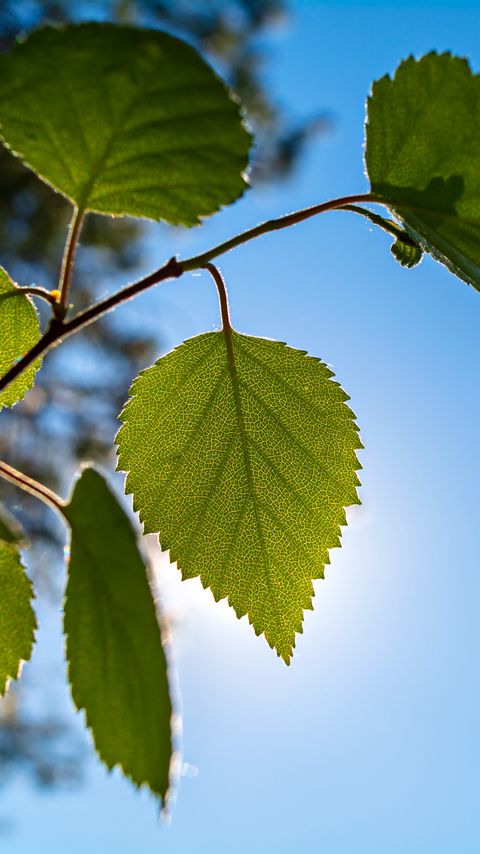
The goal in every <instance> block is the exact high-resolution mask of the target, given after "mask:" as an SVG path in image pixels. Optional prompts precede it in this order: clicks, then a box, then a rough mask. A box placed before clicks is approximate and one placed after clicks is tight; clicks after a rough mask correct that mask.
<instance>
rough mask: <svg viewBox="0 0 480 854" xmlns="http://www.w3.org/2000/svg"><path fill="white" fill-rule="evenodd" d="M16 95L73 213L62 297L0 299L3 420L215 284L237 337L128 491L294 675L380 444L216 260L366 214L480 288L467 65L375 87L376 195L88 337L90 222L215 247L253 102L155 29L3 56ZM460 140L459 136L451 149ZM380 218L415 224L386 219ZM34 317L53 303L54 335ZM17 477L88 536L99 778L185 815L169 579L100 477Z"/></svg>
mask: <svg viewBox="0 0 480 854" xmlns="http://www.w3.org/2000/svg"><path fill="white" fill-rule="evenodd" d="M0 72H1V73H0V125H1V133H2V135H3V140H4V143H5V145H6V146H8V147H9V148H10V150H11V151H12V152H13V153H14V154H15V155H16V156H17V157H19V158H20V159H21V160H22V161H23V162H24V163H25V164H26V165H27V166H28V167H29V168H31V169H32V170H34V171H35V172H36V173H37V174H38V175H39V176H40V177H41V178H42V179H43V180H44V181H45V182H47V183H48V184H50V185H51V186H52V187H53V188H54V189H55V190H56V191H57V192H59V193H61V194H62V195H63V196H64V197H65V198H66V199H67V200H69V202H70V203H71V205H72V208H73V213H72V222H71V228H70V232H69V237H68V240H67V244H66V248H65V254H64V260H63V264H62V268H61V273H60V279H59V287H58V289H57V290H56V291H55V292H53V293H52V292H49V291H47V290H43V291H42V289H39V288H38V287H36V288H19V287H17V286H16V285H15V284H14V283H13V281H12V280H11V278H10V277H9V276H8V274H7V273H6V272H3V273H2V275H1V277H0V333H1V336H2V338H3V339H4V340H5V341H7V342H8V346H7V347H6V348H5V350H4V352H3V353H2V359H3V360H4V361H3V362H2V363H1V364H0V369H2V370H3V372H4V375H3V379H2V380H0V392H1V397H0V402H1V403H2V405H3V406H12V405H13V404H14V403H15V402H16V401H18V400H20V398H21V397H23V395H24V394H25V393H26V392H27V391H28V389H29V388H30V387H31V385H32V381H33V375H34V372H35V370H38V369H39V367H40V358H41V357H42V356H43V355H44V354H45V353H47V352H48V351H49V350H50V349H52V348H53V347H54V346H56V345H57V344H58V343H59V342H61V341H63V339H64V338H66V337H68V336H71V335H73V334H75V333H76V332H78V331H80V330H81V329H83V328H84V327H85V326H86V325H87V324H89V323H91V322H92V321H94V320H96V319H97V318H98V317H100V316H102V315H103V314H104V313H105V312H106V311H107V310H109V309H111V308H114V307H115V306H117V305H120V304H121V303H122V302H124V301H125V300H126V299H127V298H130V297H132V296H134V295H136V294H137V293H139V292H141V291H142V290H144V289H146V288H148V287H151V286H153V285H154V284H157V283H159V282H161V281H163V280H164V279H166V278H172V277H179V276H181V275H183V274H185V273H188V272H189V271H191V270H194V269H198V268H206V269H207V270H208V271H209V272H210V274H211V276H212V278H213V280H214V283H215V286H216V288H217V292H218V296H219V305H220V313H221V317H222V328H221V330H220V331H218V332H214V333H208V334H204V335H200V336H198V337H197V338H195V339H192V340H190V341H187V342H185V343H184V344H183V345H182V346H181V347H179V348H177V349H176V350H174V351H173V352H172V353H170V354H168V355H166V356H164V357H162V358H160V359H159V360H158V361H157V362H156V363H155V364H154V365H152V366H151V367H150V368H148V369H147V370H146V371H143V372H142V373H140V375H139V376H138V377H137V379H136V380H135V381H134V382H133V385H132V387H131V390H130V398H129V400H128V402H127V403H126V405H125V407H124V408H123V410H122V412H121V416H120V417H121V420H122V422H123V426H122V427H121V429H120V431H119V433H118V436H117V445H118V468H119V469H120V470H122V471H125V472H127V479H126V491H127V493H133V499H134V509H135V510H137V511H138V512H139V516H140V520H141V522H142V523H143V526H144V531H145V532H147V533H155V534H158V536H159V539H160V544H161V546H162V547H163V548H164V549H168V550H170V557H171V559H172V561H176V562H177V564H178V566H179V568H180V570H181V572H182V576H183V577H184V578H191V577H194V576H199V577H200V579H201V581H202V583H203V585H204V586H205V587H209V588H210V589H211V591H212V592H213V595H214V597H215V599H216V600H219V599H222V598H227V599H228V601H229V603H230V604H231V606H232V607H233V609H234V610H235V612H236V614H237V616H238V617H242V616H244V615H246V616H247V617H248V619H249V621H250V623H251V624H252V626H253V629H254V631H255V632H256V634H263V635H264V636H265V638H266V640H267V642H268V643H269V645H270V646H271V647H272V648H274V649H275V650H276V651H277V653H278V655H279V656H280V657H282V658H283V659H284V660H285V662H286V663H289V662H290V660H291V656H292V653H293V649H294V646H295V635H296V633H298V632H300V631H301V628H302V620H303V613H304V611H305V609H309V608H311V607H312V597H313V592H314V591H313V583H312V582H313V580H314V579H317V578H322V577H323V572H324V566H325V564H327V563H328V562H329V560H330V555H329V553H330V550H331V549H332V548H334V547H336V546H339V545H340V527H341V526H342V525H344V524H345V523H346V516H345V509H346V508H347V507H348V506H351V505H352V504H356V503H358V501H359V498H358V494H357V487H358V485H359V481H358V477H357V471H358V469H359V463H358V459H357V451H358V450H359V449H360V448H361V447H362V445H361V442H360V439H359V433H358V427H357V425H356V422H355V416H354V414H353V412H352V410H351V409H350V408H349V406H348V405H347V401H348V396H347V395H346V393H345V392H344V391H343V390H342V389H341V388H340V386H339V385H338V384H337V383H336V382H335V381H334V378H333V374H332V372H331V371H330V369H329V368H327V366H326V365H325V364H324V363H323V362H321V361H320V360H319V359H318V358H314V357H312V356H309V355H307V354H306V353H305V352H303V351H298V350H293V349H292V348H290V347H288V346H286V345H284V344H283V343H280V342H275V341H269V340H267V339H262V338H254V337H250V336H248V335H240V334H239V333H238V332H237V331H236V330H235V329H234V328H233V326H232V322H231V319H230V313H229V307H228V296H227V290H226V286H225V283H224V281H223V279H222V277H221V275H220V273H219V271H218V269H217V268H216V267H215V265H214V264H213V263H212V261H213V260H214V259H215V258H216V257H218V256H220V255H222V254H223V253H224V252H226V251H229V250H230V249H233V248H235V247H237V246H240V245H241V244H242V243H245V242H246V241H248V240H251V239H253V238H255V237H257V236H259V235H261V234H265V233H268V232H269V231H273V230H278V229H280V228H284V227H288V226H290V225H292V224H295V223H297V222H301V221H302V220H304V219H306V218H308V217H310V216H314V215H317V214H319V213H323V212H326V211H328V210H333V209H340V210H341V209H345V210H350V211H354V212H355V213H357V214H360V215H362V216H365V217H367V218H368V220H369V221H370V222H372V223H374V224H375V225H377V226H379V227H380V228H382V229H383V230H385V231H387V232H388V233H389V234H390V235H391V236H392V237H393V239H394V244H393V247H392V252H393V254H394V256H395V258H396V259H397V260H398V261H399V262H400V263H401V264H402V265H403V266H405V267H407V268H409V267H412V266H414V265H415V264H416V263H418V261H419V260H420V258H421V256H422V253H423V252H427V253H430V254H431V255H432V256H433V257H434V258H436V259H437V260H440V261H441V262H442V263H444V264H445V265H446V266H447V267H448V268H449V269H451V270H452V271H453V272H454V273H456V274H457V275H458V276H459V277H460V278H461V279H464V280H465V281H467V282H468V283H469V284H471V285H473V286H474V287H475V288H476V289H477V290H478V289H480V268H479V263H480V256H479V255H478V241H477V236H478V235H477V232H478V228H479V216H480V184H479V181H480V178H479V177H478V176H479V175H480V164H479V163H478V162H477V160H478V156H477V151H476V146H475V141H476V138H477V116H478V115H479V96H480V90H479V85H480V84H479V82H478V78H477V77H475V76H474V75H472V73H471V71H470V69H469V67H468V64H467V63H466V62H465V61H464V60H459V59H456V58H454V57H451V56H450V55H448V54H443V55H440V56H438V55H436V54H429V55H428V56H426V57H423V58H422V59H420V60H414V59H409V60H407V61H406V62H405V63H402V64H401V66H400V67H399V69H398V71H397V73H396V75H395V76H394V78H393V79H390V78H383V79H382V80H380V81H379V82H378V83H376V84H374V87H373V89H372V95H371V97H370V99H369V103H368V116H367V148H366V164H367V169H368V174H369V177H370V181H371V192H370V193H362V194H357V195H356V196H350V197H343V198H341V199H336V200H332V201H331V202H325V203H322V204H319V205H316V206H314V207H313V208H310V209H305V210H303V211H298V212H295V213H294V214H289V215H287V216H285V217H281V218H279V219H277V220H273V221H271V222H268V223H263V224H261V225H259V226H256V227H254V228H252V229H249V230H248V231H246V232H244V233H242V234H240V235H237V236H236V237H234V238H232V239H231V240H229V241H226V242H225V243H223V244H221V245H219V246H217V247H213V249H210V250H207V251H206V252H204V253H202V254H200V255H198V256H196V257H195V258H190V259H186V260H178V259H175V258H173V259H170V261H169V262H167V263H166V264H165V265H164V266H163V267H161V268H160V270H158V271H156V272H154V273H153V274H151V275H150V276H147V277H145V278H144V279H142V280H139V281H138V282H136V283H133V284H131V285H129V286H127V287H125V288H124V289H121V290H120V291H118V292H116V293H114V294H113V295H112V296H110V297H108V298H107V299H105V300H103V301H100V302H99V303H96V304H93V305H91V306H89V307H87V308H86V310H84V311H80V312H79V313H77V314H74V315H73V316H71V315H70V313H69V308H70V299H71V290H70V288H71V283H72V273H73V264H74V257H75V248H76V243H77V242H78V236H79V234H80V230H81V228H82V225H83V221H84V218H85V216H86V215H87V214H89V213H97V214H103V215H109V216H123V215H125V214H128V215H132V216H137V217H149V218H151V219H154V220H162V221H164V222H168V223H171V224H175V225H183V226H185V227H191V226H193V225H195V224H198V223H199V222H200V221H201V219H202V218H203V217H205V216H206V215H209V214H212V213H214V212H215V211H217V210H218V209H220V208H221V207H222V206H224V205H226V204H230V203H232V202H233V201H235V200H236V199H238V198H239V197H240V196H241V195H242V194H243V192H244V191H245V190H246V188H247V178H246V168H247V163H248V150H249V146H250V142H251V138H250V134H249V132H248V130H247V128H246V126H245V121H244V116H243V114H242V111H241V108H240V106H239V104H238V101H237V99H236V98H235V97H234V96H233V95H232V93H231V92H230V91H229V89H228V88H227V87H226V86H225V85H224V84H223V83H222V81H221V80H220V79H219V78H218V77H217V76H216V74H215V73H214V72H213V71H212V69H211V68H210V67H209V66H208V64H207V63H206V62H205V61H204V60H203V59H202V57H201V56H200V55H199V54H198V53H197V52H196V51H195V50H194V49H193V48H192V47H190V46H189V45H187V44H185V43H183V42H181V41H180V40H179V39H177V38H174V37H173V36H171V35H168V34H166V33H160V32H158V31H155V30H142V29H136V28H132V27H118V28H115V27H112V26H109V25H105V24H83V25H80V26H70V27H65V28H51V27H49V28H45V29H43V30H39V31H38V32H36V33H34V34H33V35H31V36H30V37H29V38H28V39H26V40H25V41H24V42H22V43H19V44H18V45H17V46H16V47H15V48H14V50H13V51H12V52H11V53H10V54H7V55H5V56H4V57H2V58H1V60H0ZM98 81H101V82H100V84H99V82H98ZM66 101H68V103H69V105H70V110H69V111H68V112H67V113H65V111H64V109H63V104H64V103H65V102H66ZM459 122H461V123H462V127H463V128H464V133H462V136H461V137H459V136H458V134H456V133H455V132H453V131H452V128H453V127H457V126H458V123H459ZM358 202H363V203H364V204H367V205H368V207H367V208H365V207H361V206H359V205H358ZM378 205H380V206H383V208H386V209H387V211H389V212H390V213H392V214H393V216H394V217H395V218H394V219H393V220H392V219H390V218H386V217H385V216H384V215H383V213H382V214H381V213H379V212H378V207H377V208H375V209H373V210H372V206H378ZM32 296H36V297H41V298H43V300H44V301H45V302H47V303H48V304H49V309H50V313H51V316H50V321H49V323H48V325H47V326H46V328H45V330H44V332H43V334H41V333H40V329H39V325H38V320H37V317H36V313H35V310H34V308H33V305H32V302H31V299H32ZM0 474H1V475H3V477H4V478H5V479H6V480H8V481H9V482H10V483H13V484H15V485H17V486H20V487H21V488H23V489H24V490H25V491H26V492H28V493H30V494H31V495H33V496H35V497H36V498H38V499H40V500H41V501H43V502H44V503H46V504H48V505H49V506H51V507H53V509H54V510H55V511H56V512H57V513H58V514H59V515H60V517H61V518H62V519H63V521H64V523H65V524H66V525H67V527H68V529H69V531H70V550H69V557H68V565H67V586H66V600H65V624H64V627H65V634H66V638H67V662H68V673H69V680H70V684H71V688H72V696H73V699H74V702H75V704H76V706H77V708H79V709H82V710H84V712H85V717H86V722H87V725H88V726H89V727H90V728H91V730H92V733H93V738H94V742H95V746H96V748H97V751H98V753H99V755H100V757H101V758H102V760H103V761H104V762H105V764H106V765H107V767H108V768H112V767H114V766H115V765H119V766H120V767H121V768H122V769H123V771H124V773H125V774H126V775H127V776H128V777H129V778H130V779H131V780H132V781H133V782H134V783H135V784H136V785H142V784H146V785H148V786H149V787H150V789H151V790H152V791H153V792H154V793H155V794H156V795H158V796H159V797H160V798H161V799H162V801H163V802H165V801H166V799H167V797H168V789H169V783H170V779H171V768H172V754H173V735H172V711H173V704H172V699H171V692H170V689H169V676H168V663H167V658H166V655H165V645H164V638H163V627H162V621H161V620H160V621H159V619H158V613H157V608H156V606H155V604H154V600H153V597H152V589H151V584H150V578H149V574H150V571H149V567H148V565H147V563H146V561H145V559H144V557H143V554H142V551H141V548H140V547H139V545H138V542H137V537H136V534H135V532H134V529H133V528H132V525H131V522H130V520H129V518H128V514H127V513H126V511H125V509H124V507H123V506H122V504H121V503H120V501H119V500H118V499H117V497H116V496H115V495H114V493H112V492H111V491H110V489H109V487H108V486H107V484H106V482H105V480H104V478H103V476H102V475H101V474H100V473H99V472H98V471H96V470H95V469H94V468H92V467H91V466H87V467H84V468H82V470H81V472H80V474H79V476H78V478H77V480H76V482H75V484H74V487H73V491H72V494H71V497H70V499H69V500H68V501H63V500H62V499H61V498H60V497H59V496H58V495H56V494H55V493H53V492H52V491H51V490H50V489H48V487H46V486H45V485H43V484H41V483H39V482H37V481H35V480H34V479H32V478H31V477H29V476H28V475H26V474H24V473H22V472H19V471H17V470H16V469H14V468H12V467H11V466H10V465H8V464H7V463H0ZM1 525H2V527H1V529H0V537H1V538H0V570H1V572H0V575H1V579H0V583H1V585H2V591H3V598H2V609H1V613H0V639H1V641H2V644H3V649H2V654H1V655H0V683H1V686H0V687H2V688H3V689H4V688H5V685H6V682H7V680H8V679H9V678H15V677H16V675H17V673H18V671H19V667H20V663H21V661H22V660H25V659H28V658H29V656H30V654H31V649H32V643H33V633H34V629H35V618H34V615H33V611H32V597H33V591H32V586H31V584H30V582H29V581H28V579H27V577H26V575H25V572H24V569H23V566H22V564H21V562H20V557H19V546H18V543H17V542H16V538H15V532H14V531H13V530H12V529H11V528H10V526H9V523H8V521H6V522H3V521H2V522H1ZM2 532H3V533H2Z"/></svg>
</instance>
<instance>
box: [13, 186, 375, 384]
mask: <svg viewBox="0 0 480 854" xmlns="http://www.w3.org/2000/svg"><path fill="white" fill-rule="evenodd" d="M377 201H378V200H377V199H376V197H375V196H374V195H372V194H371V193H362V194H361V195H356V196H342V197H341V198H339V199H331V200H330V201H328V202H322V204H319V205H313V206H312V207H309V208H303V209H302V210H299V211H294V213H291V214H286V216H282V217H279V218H278V219H270V220H268V221H267V222H262V223H260V225H256V226H255V227H254V228H250V229H248V230H247V231H243V232H242V233H241V234H238V235H236V237H232V238H231V239H230V240H226V241H225V242H224V243H219V244H218V245H217V246H214V247H213V249H209V250H207V252H203V253H202V254H201V255H195V256H194V257H193V258H186V259H185V260H184V261H182V260H180V261H177V259H176V258H170V260H169V261H167V263H166V264H164V266H163V267H160V269H159V270H155V272H153V273H150V274H149V275H148V276H145V277H144V278H143V279H139V281H137V282H133V284H131V285H127V286H126V287H125V288H121V289H120V290H119V291H117V292H116V293H114V294H112V295H111V296H109V297H107V298H106V299H104V300H101V301H100V302H97V303H95V304H94V305H91V306H90V307H89V308H87V309H85V311H81V312H79V313H78V314H76V315H75V316H74V317H72V318H71V319H70V320H64V319H63V317H62V316H61V315H60V314H59V315H58V316H56V317H54V318H52V320H51V321H50V325H49V327H48V329H47V331H46V332H45V333H44V335H42V337H41V338H40V340H39V341H37V343H36V344H35V346H34V347H32V349H31V350H29V351H28V352H27V353H25V355H24V356H23V357H22V358H21V359H19V360H18V362H16V363H15V364H14V365H13V366H12V367H11V368H10V370H9V371H7V373H6V374H4V376H3V377H1V378H0V392H1V391H3V389H5V388H7V386H8V385H10V383H11V382H13V380H15V379H16V378H17V377H18V376H20V374H22V373H23V371H24V370H25V369H26V368H27V367H28V366H29V365H31V364H32V362H34V361H35V360H36V359H38V357H39V356H41V355H43V354H44V353H46V352H47V350H50V349H51V348H52V347H55V346H56V345H57V344H58V343H60V342H61V341H63V340H64V339H65V338H67V337H68V336H70V335H72V334H73V333H74V332H78V331H79V330H80V329H83V327H84V326H87V325H88V324H89V323H92V322H93V321H94V320H98V319H99V318H100V317H103V315H104V314H106V313H107V312H108V311H111V309H113V308H115V307H116V306H117V305H120V304H121V303H123V302H126V301H127V300H129V299H131V298H132V297H134V296H136V295H137V294H139V293H141V292H142V291H145V290H147V289H148V288H151V287H153V286H154V285H158V284H159V283H160V282H164V281H165V280H166V279H175V278H178V277H179V276H181V275H182V274H183V273H186V272H190V271H191V270H199V269H201V268H205V267H207V265H208V264H209V262H210V261H212V260H213V259H214V258H218V256H219V255H224V254H225V252H229V251H230V249H235V248H236V247H237V246H241V245H242V244H243V243H248V242H249V241H250V240H254V238H256V237H260V236H261V235H262V234H269V233H270V232H271V231H278V230H280V229H282V228H289V227H290V226H292V225H296V224H297V223H300V222H303V221H304V220H306V219H310V217H312V216H316V215H317V214H320V213H326V212H327V211H331V210H339V209H341V208H344V207H346V206H347V205H352V204H354V203H356V202H377ZM77 214H78V212H77ZM74 220H75V215H74V219H73V220H72V227H71V232H73V231H74V228H73V224H74ZM77 222H78V226H77V236H78V229H79V228H80V224H81V217H80V215H79V214H78V215H77ZM74 238H75V235H72V240H71V241H70V245H72V243H73V242H74ZM67 256H69V253H68V251H67ZM70 256H71V259H72V260H73V255H72V254H71V253H70ZM72 260H71V261H70V268H69V269H70V273H69V275H70V274H71V263H72ZM66 263H67V262H65V266H66ZM66 276H67V273H65V276H64V277H63V282H64V284H65V282H66V281H67V279H66Z"/></svg>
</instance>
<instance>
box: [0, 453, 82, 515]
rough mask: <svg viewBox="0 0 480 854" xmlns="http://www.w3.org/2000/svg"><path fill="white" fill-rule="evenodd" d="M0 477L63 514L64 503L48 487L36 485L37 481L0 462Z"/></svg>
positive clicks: (40, 484)
mask: <svg viewBox="0 0 480 854" xmlns="http://www.w3.org/2000/svg"><path fill="white" fill-rule="evenodd" d="M0 476H1V477H3V478H4V479H5V480H8V481H9V482H10V483H13V484H14V485H15V486H18V487H19V488H20V489H23V491H24V492H29V493H30V495H34V496H35V498H39V499H40V501H43V502H44V504H48V505H49V506H50V507H53V509H54V510H58V511H59V512H60V513H63V510H64V508H65V507H66V502H65V501H63V500H62V499H61V498H60V496H59V495H57V494H56V493H55V492H53V491H52V490H51V489H49V488H48V486H44V485H43V484H42V483H38V481H36V480H33V478H31V477H28V475H26V474H24V473H23V472H21V471H18V469H14V468H13V466H9V465H8V463H4V462H1V461H0Z"/></svg>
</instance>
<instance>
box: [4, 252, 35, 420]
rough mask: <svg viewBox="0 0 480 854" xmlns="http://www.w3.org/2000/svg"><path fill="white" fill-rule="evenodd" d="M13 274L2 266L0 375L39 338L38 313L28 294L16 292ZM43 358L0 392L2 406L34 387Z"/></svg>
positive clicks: (19, 397) (12, 402)
mask: <svg viewBox="0 0 480 854" xmlns="http://www.w3.org/2000/svg"><path fill="white" fill-rule="evenodd" d="M15 291H16V287H15V285H14V283H13V282H12V280H11V278H10V276H9V275H8V274H7V273H6V272H5V270H4V269H3V268H2V267H0V342H1V344H0V376H3V374H5V373H6V372H7V371H8V369H9V368H11V367H12V365H13V364H14V363H15V362H16V361H17V359H19V358H20V357H21V356H23V354H24V353H25V352H26V350H29V349H30V348H31V347H33V345H34V344H36V342H37V341H38V339H39V337H40V328H39V325H38V317H37V313H36V311H35V309H34V307H33V305H32V303H31V302H30V300H29V298H28V297H27V296H25V294H16V293H15ZM39 367H40V360H39V361H37V362H36V363H35V364H34V365H32V366H31V367H30V368H28V369H27V370H26V371H25V372H24V373H23V374H22V375H21V376H20V377H18V379H16V380H15V381H14V382H13V383H11V385H9V386H8V388H6V389H4V391H2V392H1V393H0V409H1V408H2V407H3V406H13V404H14V403H17V401H19V400H21V399H22V397H24V395H25V394H26V392H27V391H28V389H30V388H31V387H32V386H33V382H34V378H35V371H36V370H38V368H39Z"/></svg>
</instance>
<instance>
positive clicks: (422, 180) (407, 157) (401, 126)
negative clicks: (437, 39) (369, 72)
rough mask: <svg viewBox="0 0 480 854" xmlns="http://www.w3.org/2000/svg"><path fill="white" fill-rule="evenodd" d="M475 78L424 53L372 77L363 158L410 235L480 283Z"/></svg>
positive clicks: (479, 86)
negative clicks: (377, 77)
mask: <svg viewBox="0 0 480 854" xmlns="http://www.w3.org/2000/svg"><path fill="white" fill-rule="evenodd" d="M479 139H480V77H479V75H474V74H472V72H471V70H470V67H469V65H468V62H467V61H466V60H464V59H458V58H456V57H453V56H451V55H450V54H448V53H444V54H441V55H438V54H435V53H430V54H428V55H427V56H424V57H423V58H422V59H420V60H418V61H417V60H415V59H413V58H410V59H407V60H406V62H402V63H401V65H400V66H399V68H398V69H397V71H396V73H395V76H394V77H393V80H391V79H390V77H388V76H386V77H382V79H381V80H379V81H378V82H377V83H374V84H373V88H372V94H371V97H370V98H369V101H368V118H367V148H366V164H367V169H368V174H369V177H370V181H371V185H372V191H373V193H375V195H376V196H377V197H378V198H379V199H380V200H381V201H382V202H384V203H385V204H386V205H388V206H389V207H390V208H391V209H392V210H393V211H394V212H395V213H396V214H397V215H398V216H399V217H400V219H401V220H402V222H403V223H404V224H405V227H406V228H407V230H408V231H409V232H410V234H411V235H412V237H413V239H414V240H415V242H417V243H420V245H421V246H422V248H424V249H425V250H426V251H428V252H430V253H431V254H432V255H433V256H434V258H436V259H437V260H438V261H441V262H442V263H443V264H445V265H446V266H447V267H448V268H449V269H450V270H451V271H452V272H453V273H454V274H455V275H457V276H459V277H460V278H461V279H464V281H466V282H468V283H469V284H471V285H473V286H474V287H475V288H476V289H477V290H480V146H479Z"/></svg>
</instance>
